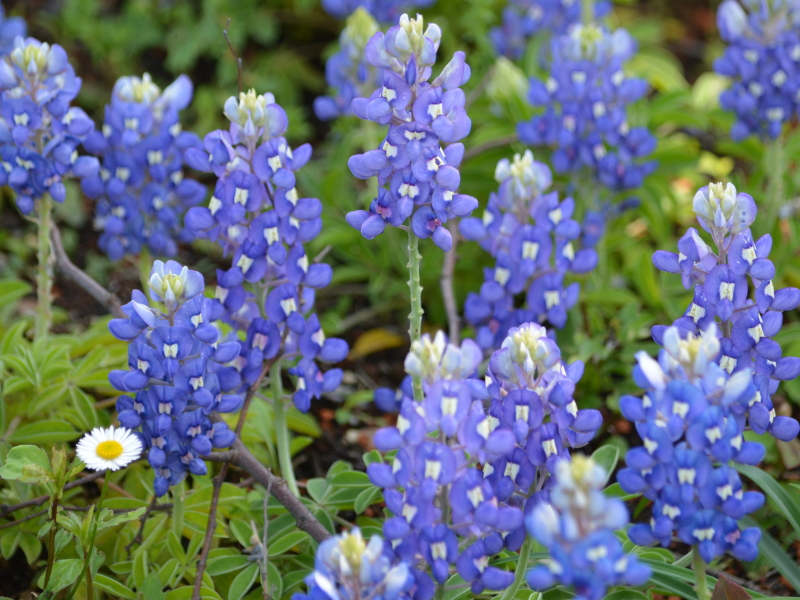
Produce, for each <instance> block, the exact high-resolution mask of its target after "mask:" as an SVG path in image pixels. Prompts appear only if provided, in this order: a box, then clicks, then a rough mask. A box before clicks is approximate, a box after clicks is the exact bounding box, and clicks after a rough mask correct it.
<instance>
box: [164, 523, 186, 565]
mask: <svg viewBox="0 0 800 600" xmlns="http://www.w3.org/2000/svg"><path fill="white" fill-rule="evenodd" d="M167 547H168V548H169V551H170V553H171V554H172V556H173V557H175V558H177V559H178V562H180V563H181V564H182V565H185V564H186V552H185V551H184V549H183V546H181V540H180V538H179V537H178V536H177V534H176V533H175V532H174V531H172V530H170V532H169V533H168V534H167Z"/></svg>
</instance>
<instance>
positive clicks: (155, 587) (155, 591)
mask: <svg viewBox="0 0 800 600" xmlns="http://www.w3.org/2000/svg"><path fill="white" fill-rule="evenodd" d="M163 587H164V586H163V585H162V584H161V579H159V577H158V574H157V573H150V575H148V576H147V577H145V580H144V583H142V587H141V588H140V589H139V591H140V592H141V593H142V596H143V598H144V600H164V599H165V598H166V597H167V595H166V594H165V593H164V592H163V590H162V588H163Z"/></svg>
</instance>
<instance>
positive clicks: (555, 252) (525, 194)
mask: <svg viewBox="0 0 800 600" xmlns="http://www.w3.org/2000/svg"><path fill="white" fill-rule="evenodd" d="M495 178H496V179H497V181H498V182H499V183H500V188H499V190H498V191H497V193H492V195H491V196H490V197H489V203H488V205H487V207H486V210H485V211H484V213H483V218H482V219H478V218H476V217H470V218H467V219H464V220H462V221H461V223H460V224H459V231H460V232H461V235H462V236H464V238H465V239H467V240H475V241H478V242H479V243H480V244H481V246H482V247H483V248H484V249H485V250H486V251H487V252H489V253H490V254H491V255H492V256H493V257H495V259H496V263H495V267H494V268H487V269H485V270H484V283H483V285H482V286H481V289H480V292H479V293H477V294H476V293H470V294H469V295H468V296H467V300H466V303H465V305H464V316H465V318H466V320H467V322H468V323H469V324H470V325H472V326H473V327H474V328H475V330H476V340H477V342H478V345H479V346H480V347H481V348H483V349H484V350H486V349H489V348H497V347H498V346H499V345H500V344H501V343H502V342H503V339H505V337H506V332H507V331H508V330H509V328H511V327H516V326H518V325H521V324H522V323H524V322H526V321H538V322H544V321H545V320H547V321H549V322H550V323H551V324H552V325H553V326H555V327H559V328H560V327H563V326H564V324H565V322H566V319H567V311H568V310H569V309H570V308H571V307H572V306H573V305H574V304H575V302H576V301H577V299H578V293H579V290H580V285H579V284H578V283H572V284H569V285H568V286H566V288H565V286H564V278H565V276H566V275H567V273H570V272H571V273H587V272H589V271H591V270H592V269H594V267H595V266H596V265H597V253H596V252H595V250H594V246H595V245H596V244H597V242H598V240H599V239H600V236H601V235H602V230H603V224H604V223H603V221H604V217H603V215H601V214H600V213H589V214H587V216H586V218H585V220H584V223H583V226H581V225H580V224H579V223H578V222H577V221H576V220H574V219H573V218H572V215H573V211H574V206H575V205H574V202H573V200H572V198H566V199H564V200H563V201H559V199H558V192H549V193H547V192H546V190H547V189H548V188H549V187H550V184H551V182H552V177H551V174H550V169H549V168H548V167H547V165H545V164H543V163H539V162H536V161H534V160H533V154H532V153H531V151H530V150H527V151H526V152H525V154H524V155H522V156H520V155H519V154H517V155H515V156H514V160H513V161H509V160H508V159H503V160H501V161H500V162H499V163H498V165H497V170H496V171H495ZM576 246H577V247H576ZM523 292H525V293H526V305H525V307H524V308H517V307H516V306H515V298H516V296H517V295H519V294H521V293H523Z"/></svg>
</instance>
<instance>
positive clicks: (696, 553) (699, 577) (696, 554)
mask: <svg viewBox="0 0 800 600" xmlns="http://www.w3.org/2000/svg"><path fill="white" fill-rule="evenodd" d="M692 566H693V567H694V581H695V584H694V591H695V592H697V600H710V598H711V596H710V595H709V593H708V583H706V562H705V561H704V560H703V557H702V556H700V549H699V548H698V547H697V546H692Z"/></svg>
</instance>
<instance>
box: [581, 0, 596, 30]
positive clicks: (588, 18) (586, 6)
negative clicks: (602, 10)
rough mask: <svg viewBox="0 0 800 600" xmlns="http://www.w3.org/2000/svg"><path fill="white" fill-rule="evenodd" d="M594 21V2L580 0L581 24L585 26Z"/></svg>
mask: <svg viewBox="0 0 800 600" xmlns="http://www.w3.org/2000/svg"><path fill="white" fill-rule="evenodd" d="M592 21H594V0H581V22H582V23H583V24H584V25H587V24H589V23H591V22H592Z"/></svg>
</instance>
